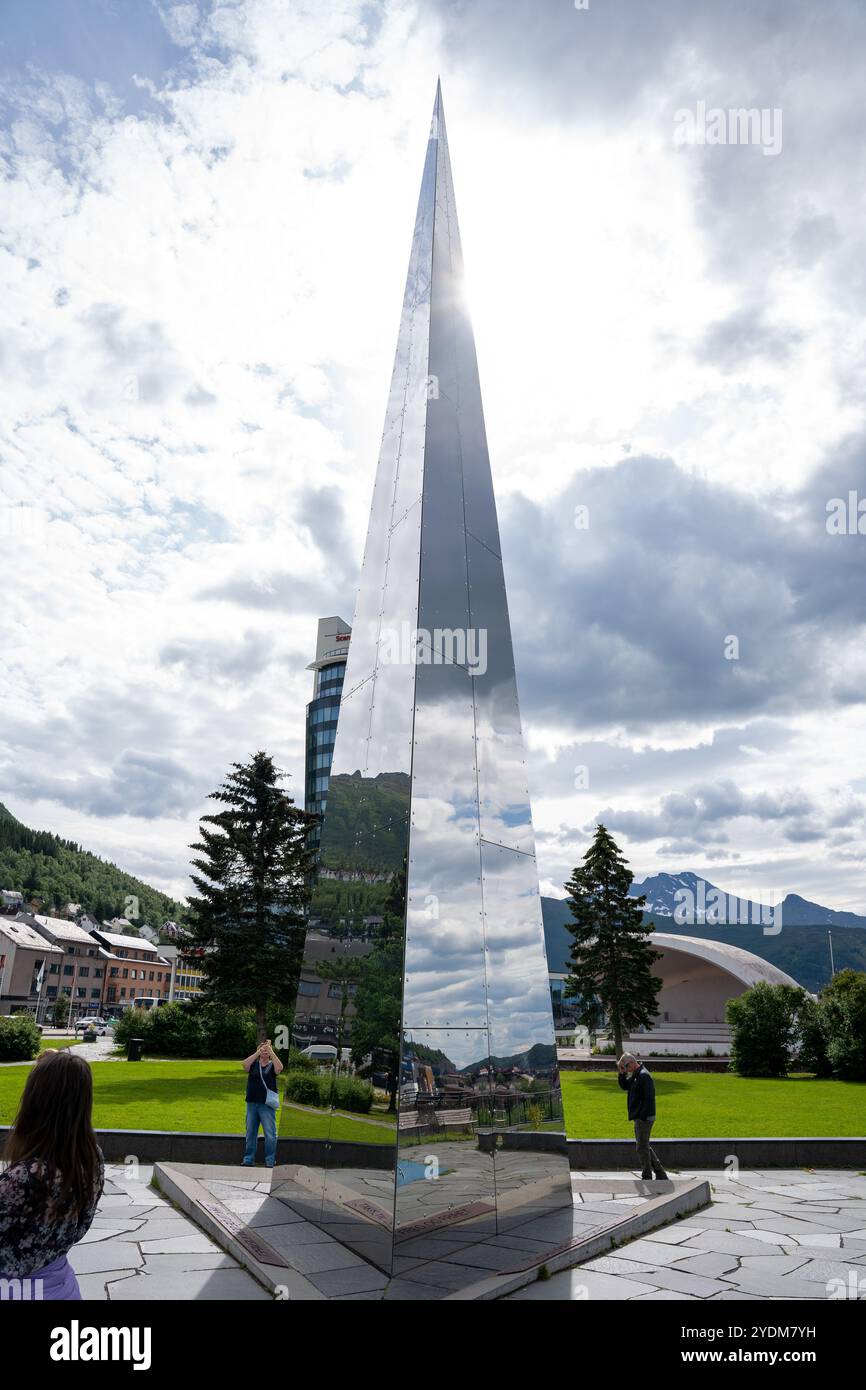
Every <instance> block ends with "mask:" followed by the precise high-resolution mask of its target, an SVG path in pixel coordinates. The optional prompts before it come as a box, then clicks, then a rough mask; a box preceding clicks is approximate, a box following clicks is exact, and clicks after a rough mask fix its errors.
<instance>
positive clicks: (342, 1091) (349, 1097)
mask: <svg viewBox="0 0 866 1390" xmlns="http://www.w3.org/2000/svg"><path fill="white" fill-rule="evenodd" d="M332 1095H333V1104H334V1105H335V1106H336V1107H337V1109H339V1110H351V1111H352V1113H353V1114H358V1115H367V1114H369V1112H370V1107H371V1106H372V1104H373V1087H372V1086H371V1085H369V1083H368V1082H366V1081H356V1080H355V1078H354V1077H353V1076H338V1077H337V1079H336V1081H335V1082H334V1085H333V1090H332Z"/></svg>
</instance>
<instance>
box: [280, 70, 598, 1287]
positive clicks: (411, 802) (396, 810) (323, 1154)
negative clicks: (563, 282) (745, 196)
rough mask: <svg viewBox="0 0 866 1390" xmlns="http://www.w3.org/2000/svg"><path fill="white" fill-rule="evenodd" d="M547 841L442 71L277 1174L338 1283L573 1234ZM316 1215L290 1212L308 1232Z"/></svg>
mask: <svg viewBox="0 0 866 1390" xmlns="http://www.w3.org/2000/svg"><path fill="white" fill-rule="evenodd" d="M534 856H535V847H534V840H533V832H532V818H531V813H530V806H529V795H528V791H527V783H526V771H525V762H524V750H523V742H522V735H521V727H520V714H519V709H518V700H517V689H516V684H515V676H514V660H513V655H512V646H511V633H510V627H509V620H508V606H507V602H506V595H505V584H504V580H503V574H502V562H501V558H500V546H499V531H498V526H497V520H496V506H495V502H494V496H493V485H492V481H491V475H490V464H489V458H488V453H487V441H486V435H485V428H484V416H483V411H482V405H481V392H480V387H479V380H478V367H477V363H476V357H475V344H474V340H473V335H472V327H471V323H470V321H469V317H468V313H467V310H466V304H465V299H464V294H463V261H462V253H461V248H460V234H459V229H458V225H457V213H456V207H455V202H454V189H453V184H452V179H451V166H450V160H449V155H448V141H447V135H446V130H445V120H444V114H443V110H442V99H441V92H440V90H439V89H438V88H437V93H436V102H435V107H434V112H433V120H432V122H431V129H430V136H429V140H428V145H427V154H426V159H425V164H424V173H423V177H422V182H421V195H420V198H419V202H418V211H417V217H416V221H415V231H414V235H413V239H412V249H411V255H410V261H409V273H408V277H407V281H406V291H405V296H404V301H403V310H402V315H401V320H400V330H399V334H398V339H397V352H396V357H395V362H394V371H393V377H392V381H391V391H390V396H389V400H388V408H387V413H386V418H385V427H384V432H383V436H382V445H381V452H380V456H379V465H378V469H377V473H376V482H375V487H374V490H373V502H372V508H371V513H370V523H369V530H368V533H367V543H366V548H365V552H364V562H363V569H362V573H361V582H360V588H359V592H358V599H357V607H356V611H355V617H354V624H353V630H352V638H351V647H350V651H349V655H348V662H347V666H346V671H345V678H344V683H343V689H342V700H341V704H340V710H339V722H338V724H337V729H336V739H335V744H334V755H333V763H332V769H331V776H330V784H329V786H328V789H327V805H326V811H325V817H324V824H323V827H322V832H321V848H320V867H319V875H318V881H317V887H316V891H315V895H314V901H313V907H312V914H311V917H312V921H311V927H310V931H309V933H308V937H307V946H306V967H305V971H304V976H303V979H302V981H301V988H300V993H299V996H298V1005H297V1010H296V1013H295V1020H294V1028H295V1040H296V1042H297V1043H298V1044H299V1045H300V1046H301V1047H306V1048H312V1049H313V1053H312V1054H311V1056H312V1059H313V1065H312V1066H306V1064H305V1066H304V1068H301V1069H297V1068H295V1069H293V1071H292V1072H291V1074H290V1075H289V1076H288V1078H287V1081H286V1087H287V1097H286V1101H285V1103H284V1104H283V1106H282V1109H281V1111H280V1112H279V1114H280V1119H279V1133H280V1136H281V1138H282V1139H283V1140H285V1141H286V1142H285V1143H283V1144H281V1145H280V1164H279V1166H278V1167H277V1168H275V1169H274V1171H273V1175H272V1187H271V1195H272V1197H273V1198H275V1199H276V1200H277V1201H278V1203H279V1204H280V1206H281V1207H283V1208H285V1211H286V1213H287V1215H288V1214H291V1215H292V1216H297V1217H306V1218H308V1219H311V1220H312V1221H314V1222H315V1223H316V1226H317V1227H318V1228H319V1230H320V1231H321V1232H322V1233H323V1234H326V1235H328V1236H331V1237H333V1238H335V1240H336V1241H337V1242H339V1243H340V1247H341V1248H342V1249H343V1251H344V1252H345V1247H347V1246H348V1247H350V1249H351V1251H352V1252H355V1254H356V1255H357V1256H359V1257H361V1263H360V1264H359V1265H358V1266H354V1265H351V1264H350V1265H348V1266H347V1265H346V1264H345V1258H346V1256H345V1253H344V1255H343V1257H342V1263H341V1261H340V1259H336V1257H335V1260H336V1262H335V1263H333V1264H332V1266H331V1267H330V1268H325V1267H322V1268H321V1269H317V1270H315V1271H314V1272H313V1273H311V1276H310V1277H311V1278H314V1279H315V1278H317V1277H318V1276H319V1275H321V1276H322V1289H323V1291H328V1290H329V1289H330V1290H331V1291H332V1292H334V1293H335V1292H336V1291H337V1289H338V1287H339V1288H340V1289H343V1290H344V1291H345V1292H349V1291H350V1286H351V1285H352V1284H353V1280H354V1282H355V1285H356V1286H357V1290H358V1292H361V1291H362V1290H361V1288H360V1285H361V1284H363V1282H364V1279H365V1278H369V1277H370V1276H369V1275H365V1274H364V1273H363V1269H364V1266H365V1264H366V1262H370V1263H372V1264H373V1265H375V1266H376V1267H377V1268H378V1270H380V1271H384V1272H385V1274H386V1275H390V1274H392V1273H394V1274H401V1273H402V1272H405V1271H407V1270H408V1268H409V1264H410V1262H411V1263H412V1265H413V1267H415V1268H420V1267H421V1266H426V1265H427V1264H428V1263H432V1264H433V1265H437V1264H440V1263H441V1264H442V1265H443V1268H444V1271H445V1274H448V1273H449V1272H450V1277H451V1280H452V1282H451V1284H450V1285H449V1284H448V1280H447V1279H446V1280H445V1283H444V1284H443V1283H442V1282H441V1278H444V1274H443V1275H442V1276H441V1277H440V1281H439V1283H438V1285H437V1284H436V1278H435V1277H434V1276H432V1275H431V1276H430V1277H429V1280H428V1284H429V1286H430V1287H431V1288H432V1287H433V1286H434V1285H436V1286H437V1287H440V1288H447V1287H453V1288H457V1287H460V1281H461V1279H464V1280H465V1278H466V1271H467V1269H472V1270H473V1271H474V1274H473V1277H475V1278H477V1277H478V1266H477V1263H475V1259H476V1257H475V1255H473V1254H472V1253H471V1252H475V1251H477V1250H478V1249H480V1248H481V1247H483V1249H482V1250H481V1254H480V1255H479V1256H478V1260H480V1263H481V1267H482V1268H483V1267H484V1262H485V1259H489V1260H490V1261H491V1263H490V1268H498V1267H504V1265H503V1260H504V1261H505V1264H506V1265H507V1259H508V1257H507V1255H503V1250H504V1249H512V1250H514V1249H515V1248H516V1247H515V1246H514V1243H513V1242H512V1244H511V1246H510V1247H509V1246H505V1247H502V1246H498V1245H496V1242H497V1241H501V1240H503V1239H505V1238H506V1237H508V1236H509V1235H512V1236H513V1235H514V1233H516V1232H521V1231H523V1232H524V1233H525V1232H526V1229H527V1226H528V1224H531V1223H535V1225H536V1227H537V1230H538V1231H540V1232H541V1233H542V1234H541V1235H538V1236H536V1237H535V1238H536V1239H538V1240H540V1241H547V1242H548V1243H549V1244H551V1245H556V1244H557V1243H561V1241H562V1240H563V1239H567V1238H568V1233H567V1230H566V1228H567V1227H568V1220H569V1218H570V1211H571V1193H570V1183H569V1175H568V1161H567V1157H566V1155H565V1152H564V1143H563V1140H562V1129H563V1125H562V1109H561V1098H560V1091H559V1081H558V1073H557V1068H556V1050H555V1042H554V1032H553V1019H552V1013H551V1004H550V993H549V985H548V976H547V962H546V958H545V950H544V940H543V933H542V925H541V910H540V901H539V896H538V879H537V872H536V863H535V857H534ZM317 1045H318V1046H319V1048H320V1050H321V1057H320V1059H319V1060H320V1062H324V1063H327V1061H328V1059H329V1058H335V1059H336V1058H337V1057H339V1058H340V1065H339V1067H338V1066H337V1065H336V1063H335V1064H334V1065H332V1066H331V1067H330V1068H328V1067H327V1066H324V1067H323V1066H320V1067H319V1068H318V1069H316V1067H315V1061H316V1053H315V1048H316V1046H317ZM329 1047H330V1049H331V1051H330V1053H329V1052H327V1049H328V1048H329ZM273 1210H275V1211H277V1210H278V1209H277V1208H273ZM278 1214H279V1213H278ZM538 1223H540V1225H539V1224H538ZM293 1225H294V1221H293V1220H287V1221H285V1222H283V1223H278V1222H276V1221H274V1223H273V1227H274V1230H271V1228H270V1227H268V1229H269V1231H271V1237H272V1238H273V1239H274V1240H278V1241H279V1240H281V1241H283V1242H284V1243H288V1244H287V1248H288V1246H289V1245H290V1244H291V1241H292V1238H293V1232H292V1226H293ZM569 1230H570V1227H569ZM491 1242H493V1244H494V1245H496V1252H495V1253H494V1254H490V1249H491ZM467 1252H469V1253H467ZM402 1257H405V1259H404V1260H403V1263H402V1265H401V1258H402ZM317 1259H320V1260H321V1259H324V1265H325V1266H327V1265H328V1260H327V1258H325V1256H324V1247H323V1246H322V1247H320V1251H319V1255H318V1256H317ZM497 1260H498V1261H499V1263H498V1264H497ZM419 1262H420V1263H419ZM313 1263H314V1264H315V1261H314V1262H313ZM311 1268H312V1266H311ZM352 1269H354V1270H355V1273H354V1274H352V1273H350V1271H351V1270H352ZM341 1270H342V1271H343V1272H342V1274H340V1272H339V1271H341ZM419 1277H421V1276H419Z"/></svg>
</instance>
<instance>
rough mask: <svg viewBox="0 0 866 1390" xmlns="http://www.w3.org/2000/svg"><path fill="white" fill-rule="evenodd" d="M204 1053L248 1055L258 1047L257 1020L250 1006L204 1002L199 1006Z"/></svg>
mask: <svg viewBox="0 0 866 1390" xmlns="http://www.w3.org/2000/svg"><path fill="white" fill-rule="evenodd" d="M194 1017H195V1018H196V1020H197V1022H198V1025H199V1029H200V1033H201V1039H200V1046H201V1047H202V1049H203V1051H202V1053H201V1055H202V1056H203V1057H237V1058H238V1059H239V1060H240V1059H241V1058H243V1057H249V1055H250V1053H251V1052H254V1051H255V1047H256V1021H255V1015H254V1014H253V1012H252V1010H251V1009H230V1008H227V1007H226V1006H225V1005H224V1004H205V1005H203V1006H202V1008H201V1009H200V1010H196V1011H195V1014H194Z"/></svg>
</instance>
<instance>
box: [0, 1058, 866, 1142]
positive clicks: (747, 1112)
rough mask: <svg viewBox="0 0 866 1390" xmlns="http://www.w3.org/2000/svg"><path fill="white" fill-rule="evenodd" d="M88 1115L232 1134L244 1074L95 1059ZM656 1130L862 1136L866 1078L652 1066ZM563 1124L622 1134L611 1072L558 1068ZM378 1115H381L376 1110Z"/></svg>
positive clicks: (206, 1066)
mask: <svg viewBox="0 0 866 1390" xmlns="http://www.w3.org/2000/svg"><path fill="white" fill-rule="evenodd" d="M64 1042H65V1043H67V1044H69V1043H71V1042H72V1039H55V1040H54V1044H55V1045H60V1044H62V1043H64ZM91 1069H92V1071H93V1087H94V1116H93V1118H94V1124H95V1125H96V1126H97V1128H103V1129H167V1130H191V1131H193V1132H194V1133H203V1132H206V1133H213V1134H238V1135H240V1133H241V1131H242V1129H243V1123H244V1082H245V1078H244V1074H243V1071H242V1070H241V1066H240V1063H239V1062H237V1061H199V1060H197V1059H196V1060H183V1061H176V1060H173V1059H171V1058H165V1059H161V1058H160V1059H157V1058H153V1059H148V1060H146V1061H144V1062H125V1061H124V1062H94V1063H93V1064H92V1068H91ZM29 1072H30V1067H29V1066H20V1067H19V1066H15V1067H0V1124H11V1122H12V1120H13V1118H14V1115H15V1110H16V1108H17V1105H18V1098H19V1096H20V1094H21V1090H22V1088H23V1086H24V1083H25V1081H26V1080H27V1076H28V1075H29ZM653 1075H654V1078H655V1083H656V1096H657V1100H658V1120H657V1122H656V1129H655V1133H656V1134H658V1135H659V1137H662V1138H663V1137H665V1136H669V1137H670V1138H677V1137H691V1136H696V1137H701V1136H706V1137H708V1138H713V1137H719V1138H731V1137H737V1138H740V1137H742V1138H746V1137H748V1136H750V1135H768V1136H777V1137H780V1138H782V1137H785V1136H786V1135H816V1136H819V1135H862V1134H864V1132H866V1086H864V1085H862V1084H858V1083H856V1082H845V1081H815V1080H813V1079H812V1078H811V1077H804V1076H792V1077H788V1078H787V1080H784V1081H763V1080H756V1079H751V1078H745V1077H740V1076H733V1075H729V1074H727V1073H715V1074H712V1073H709V1074H704V1073H701V1072H665V1071H661V1070H659V1071H654V1072H653ZM562 1083H563V1095H564V1099H565V1117H566V1128H567V1130H568V1133H569V1135H570V1137H571V1138H572V1139H581V1138H585V1139H618V1138H626V1137H630V1136H631V1133H632V1129H631V1126H630V1125H629V1123H628V1120H627V1118H626V1109H625V1095H624V1094H623V1092H622V1091H620V1089H619V1087H618V1086H617V1084H616V1076H615V1075H614V1074H612V1073H610V1072H576V1071H566V1072H563V1073H562ZM376 1118H377V1119H380V1120H382V1119H385V1118H386V1114H385V1113H384V1112H377V1114H376ZM278 1125H279V1133H280V1134H281V1135H283V1136H289V1135H295V1136H297V1137H299V1138H326V1137H328V1135H329V1134H330V1137H331V1138H332V1139H339V1140H351V1139H354V1140H356V1141H359V1142H365V1143H373V1144H387V1143H392V1142H393V1132H389V1130H388V1129H386V1128H384V1127H383V1125H382V1124H381V1123H380V1124H369V1123H367V1122H366V1121H365V1117H364V1116H358V1118H357V1119H355V1118H353V1117H352V1116H350V1115H348V1114H346V1113H345V1112H339V1113H336V1114H334V1115H333V1116H329V1115H328V1114H327V1113H326V1112H324V1111H316V1110H313V1109H312V1108H295V1107H288V1106H284V1107H283V1108H282V1109H281V1110H280V1111H279V1114H278Z"/></svg>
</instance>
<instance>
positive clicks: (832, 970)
mask: <svg viewBox="0 0 866 1390" xmlns="http://www.w3.org/2000/svg"><path fill="white" fill-rule="evenodd" d="M827 940H828V941H829V943H830V979H831V980H832V978H833V976H834V975H835V974H836V967H835V965H834V964H833V933H832V932H831V931H830V928H829V927H828V928H827Z"/></svg>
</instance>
